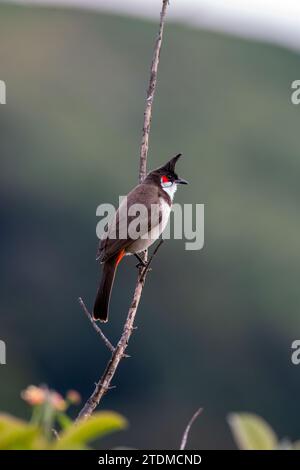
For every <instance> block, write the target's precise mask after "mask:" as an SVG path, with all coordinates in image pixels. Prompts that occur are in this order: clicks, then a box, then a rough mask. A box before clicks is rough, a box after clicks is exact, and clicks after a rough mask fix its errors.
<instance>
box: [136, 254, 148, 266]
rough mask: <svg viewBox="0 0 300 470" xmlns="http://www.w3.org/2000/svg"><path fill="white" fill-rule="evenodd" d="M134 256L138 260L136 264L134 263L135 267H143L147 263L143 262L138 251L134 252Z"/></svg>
mask: <svg viewBox="0 0 300 470" xmlns="http://www.w3.org/2000/svg"><path fill="white" fill-rule="evenodd" d="M134 256H135V257H136V259H138V260H139V262H138V264H137V265H136V267H137V268H145V267H146V266H147V263H145V261H144V260H143V259H142V258H141V256H140V255H139V254H138V253H134Z"/></svg>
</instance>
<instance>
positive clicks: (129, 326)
mask: <svg viewBox="0 0 300 470" xmlns="http://www.w3.org/2000/svg"><path fill="white" fill-rule="evenodd" d="M168 3H169V2H168V0H162V9H161V13H160V23H159V31H158V36H157V39H156V43H155V47H154V53H153V58H152V63H151V70H150V80H149V86H148V91H147V98H146V105H145V111H144V124H143V135H142V142H141V149H140V170H139V181H140V183H141V182H142V181H143V180H144V178H145V176H146V171H147V155H148V147H149V134H150V126H151V116H152V104H153V98H154V94H155V89H156V83H157V71H158V64H159V58H160V51H161V45H162V38H163V30H164V22H165V16H166V11H167V6H168ZM161 243H162V242H160V243H159V245H158V246H157V248H156V249H155V251H154V252H153V255H152V257H151V258H150V259H149V261H148V262H147V253H145V256H144V261H145V262H147V264H146V266H145V267H144V268H141V269H140V270H139V275H138V279H137V281H136V286H135V290H134V294H133V299H132V302H131V305H130V308H129V310H128V314H127V318H126V321H125V324H124V327H123V333H122V336H121V338H120V340H119V342H118V344H117V346H116V347H115V348H114V347H113V345H112V344H111V343H110V341H109V340H108V339H107V338H106V337H105V335H104V334H103V332H102V330H101V329H100V328H99V327H98V326H97V325H95V326H97V328H95V326H94V322H93V320H92V318H91V316H90V314H89V312H88V310H87V309H86V307H85V305H84V303H83V301H82V302H80V303H81V306H82V307H83V309H84V311H85V313H86V314H87V315H88V317H89V319H90V320H91V321H92V322H93V326H94V328H95V329H96V330H97V332H98V333H99V334H100V336H101V337H102V339H103V340H104V342H105V344H106V346H108V348H109V349H110V350H111V352H112V356H111V358H110V360H109V362H108V364H107V366H106V368H105V371H104V373H103V375H102V377H101V379H100V380H99V381H98V382H97V383H96V388H95V390H94V392H93V393H92V395H91V396H90V398H89V399H88V400H87V402H86V403H85V405H84V406H83V408H82V410H81V411H80V413H79V415H78V418H77V419H87V418H88V417H89V416H91V414H92V413H93V411H94V410H95V408H96V407H97V406H98V405H99V403H100V401H101V399H102V397H103V395H104V394H105V393H106V392H107V391H108V390H109V389H110V388H111V386H110V384H111V381H112V379H113V377H114V375H115V372H116V370H117V368H118V365H119V363H120V361H121V359H122V358H123V357H126V354H125V351H126V348H127V346H128V342H129V340H130V337H131V334H132V331H133V329H134V320H135V316H136V312H137V309H138V306H139V303H140V299H141V295H142V291H143V287H144V284H145V280H146V276H147V274H148V272H149V268H150V264H151V262H152V260H153V257H154V256H155V254H156V253H157V250H158V248H159V247H160V246H161ZM98 329H99V330H98Z"/></svg>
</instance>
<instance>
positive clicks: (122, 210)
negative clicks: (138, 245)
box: [97, 183, 162, 262]
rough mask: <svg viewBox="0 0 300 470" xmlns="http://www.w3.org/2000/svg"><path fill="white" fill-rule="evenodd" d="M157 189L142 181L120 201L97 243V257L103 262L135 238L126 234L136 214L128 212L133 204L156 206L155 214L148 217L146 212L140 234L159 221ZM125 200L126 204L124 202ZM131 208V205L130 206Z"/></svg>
mask: <svg viewBox="0 0 300 470" xmlns="http://www.w3.org/2000/svg"><path fill="white" fill-rule="evenodd" d="M159 196H160V194H159V189H158V187H157V186H156V185H154V184H149V183H142V184H139V185H138V186H136V187H135V188H134V189H133V190H132V191H131V192H130V193H129V194H128V195H127V198H124V199H123V201H122V202H121V204H120V206H119V208H118V210H117V212H116V213H115V215H114V218H113V219H112V221H111V222H110V224H109V226H108V230H107V231H105V232H106V234H104V236H103V237H102V239H101V240H100V243H99V247H98V252H97V259H99V260H100V261H101V262H104V261H106V260H108V259H109V258H111V257H112V256H114V255H116V254H117V253H118V252H119V251H121V250H123V249H125V250H126V248H128V247H129V246H130V245H131V243H132V242H133V241H134V240H135V238H131V237H130V236H129V234H128V230H127V228H128V226H129V225H130V223H131V222H132V221H133V220H134V219H136V217H137V216H136V214H134V215H131V214H130V208H131V207H132V206H133V205H134V204H142V205H143V206H145V207H147V208H150V207H151V205H152V206H156V207H157V214H155V212H154V217H152V220H151V217H150V211H149V214H147V219H145V220H144V222H145V223H142V227H145V229H144V230H143V231H141V236H142V235H144V234H145V233H147V232H148V231H149V230H150V228H154V227H155V226H156V225H158V224H159V223H160V222H161V219H162V214H161V212H160V210H159V208H158V201H159ZM126 202H127V204H126ZM132 209H133V207H132ZM128 212H129V213H128ZM151 222H152V223H151Z"/></svg>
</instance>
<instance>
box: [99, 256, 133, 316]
mask: <svg viewBox="0 0 300 470" xmlns="http://www.w3.org/2000/svg"><path fill="white" fill-rule="evenodd" d="M124 254H125V250H122V251H120V252H119V253H118V254H117V255H116V256H113V257H112V258H109V259H108V260H107V261H105V263H104V265H103V272H102V279H101V283H100V286H99V289H98V291H97V296H96V300H95V304H94V309H93V318H94V320H100V321H102V322H107V320H108V313H109V301H110V294H111V290H112V286H113V283H114V279H115V275H116V270H117V266H118V264H119V262H120V261H121V259H122V258H123V256H124Z"/></svg>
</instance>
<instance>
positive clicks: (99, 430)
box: [53, 411, 127, 450]
mask: <svg viewBox="0 0 300 470" xmlns="http://www.w3.org/2000/svg"><path fill="white" fill-rule="evenodd" d="M126 426H127V422H126V420H125V419H124V418H123V417H122V416H121V415H119V414H117V413H114V412H112V411H100V412H98V413H95V414H94V415H93V416H91V418H89V419H87V420H82V421H79V422H77V423H74V424H73V426H70V427H68V428H67V429H66V430H64V431H62V432H61V433H60V435H59V440H58V441H56V443H55V444H54V446H53V449H57V450H58V449H75V448H76V449H78V448H85V445H86V444H87V443H88V442H90V441H93V440H95V439H99V438H101V437H103V436H105V435H107V434H109V433H111V432H114V431H120V430H122V429H124V428H125V427H126Z"/></svg>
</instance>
